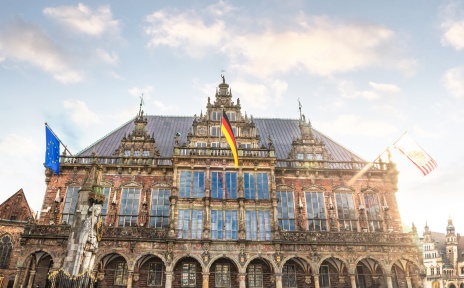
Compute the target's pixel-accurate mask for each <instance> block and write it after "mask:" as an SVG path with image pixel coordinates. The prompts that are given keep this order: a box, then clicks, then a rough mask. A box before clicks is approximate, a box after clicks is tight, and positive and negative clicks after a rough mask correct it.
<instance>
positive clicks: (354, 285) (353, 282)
mask: <svg viewBox="0 0 464 288" xmlns="http://www.w3.org/2000/svg"><path fill="white" fill-rule="evenodd" d="M350 281H351V288H356V275H355V274H350Z"/></svg>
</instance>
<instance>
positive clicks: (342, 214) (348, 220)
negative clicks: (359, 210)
mask: <svg viewBox="0 0 464 288" xmlns="http://www.w3.org/2000/svg"><path fill="white" fill-rule="evenodd" d="M335 201H336V204H337V213H338V222H339V225H340V229H343V230H346V231H358V219H357V217H356V209H355V207H354V200H353V194H352V193H335Z"/></svg>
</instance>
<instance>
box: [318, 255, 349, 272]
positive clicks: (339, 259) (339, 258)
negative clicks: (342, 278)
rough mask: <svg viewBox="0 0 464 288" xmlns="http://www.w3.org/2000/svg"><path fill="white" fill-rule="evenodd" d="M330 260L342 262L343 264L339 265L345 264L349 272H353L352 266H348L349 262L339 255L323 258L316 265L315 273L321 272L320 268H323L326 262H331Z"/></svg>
mask: <svg viewBox="0 0 464 288" xmlns="http://www.w3.org/2000/svg"><path fill="white" fill-rule="evenodd" d="M329 259H333V260H337V261H340V262H341V263H339V264H343V265H344V266H345V267H346V269H347V270H348V272H349V273H350V272H351V271H350V270H349V267H350V265H349V264H348V262H347V261H346V260H345V259H343V258H342V257H340V256H338V255H327V256H324V257H322V258H321V259H320V260H319V262H317V263H316V266H315V267H314V268H315V269H316V270H315V271H319V268H320V267H321V265H322V263H323V262H324V261H326V260H329ZM338 266H340V265H338Z"/></svg>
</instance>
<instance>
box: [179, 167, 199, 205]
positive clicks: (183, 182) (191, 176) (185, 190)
mask: <svg viewBox="0 0 464 288" xmlns="http://www.w3.org/2000/svg"><path fill="white" fill-rule="evenodd" d="M179 197H181V198H202V197H205V171H194V170H182V171H179Z"/></svg>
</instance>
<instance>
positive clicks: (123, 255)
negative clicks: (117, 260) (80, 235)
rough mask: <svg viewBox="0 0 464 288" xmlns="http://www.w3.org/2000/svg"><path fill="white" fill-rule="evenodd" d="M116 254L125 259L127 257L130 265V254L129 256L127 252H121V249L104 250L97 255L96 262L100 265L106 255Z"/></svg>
mask: <svg viewBox="0 0 464 288" xmlns="http://www.w3.org/2000/svg"><path fill="white" fill-rule="evenodd" d="M114 254H118V255H119V256H121V257H123V258H124V259H126V262H127V265H129V263H130V258H129V256H127V255H126V253H124V252H121V251H118V252H107V251H106V252H104V253H102V254H100V255H98V256H97V257H95V258H96V261H95V263H98V265H99V264H100V263H101V261H102V260H103V259H104V258H105V257H107V256H110V255H114ZM94 269H95V268H94Z"/></svg>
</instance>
